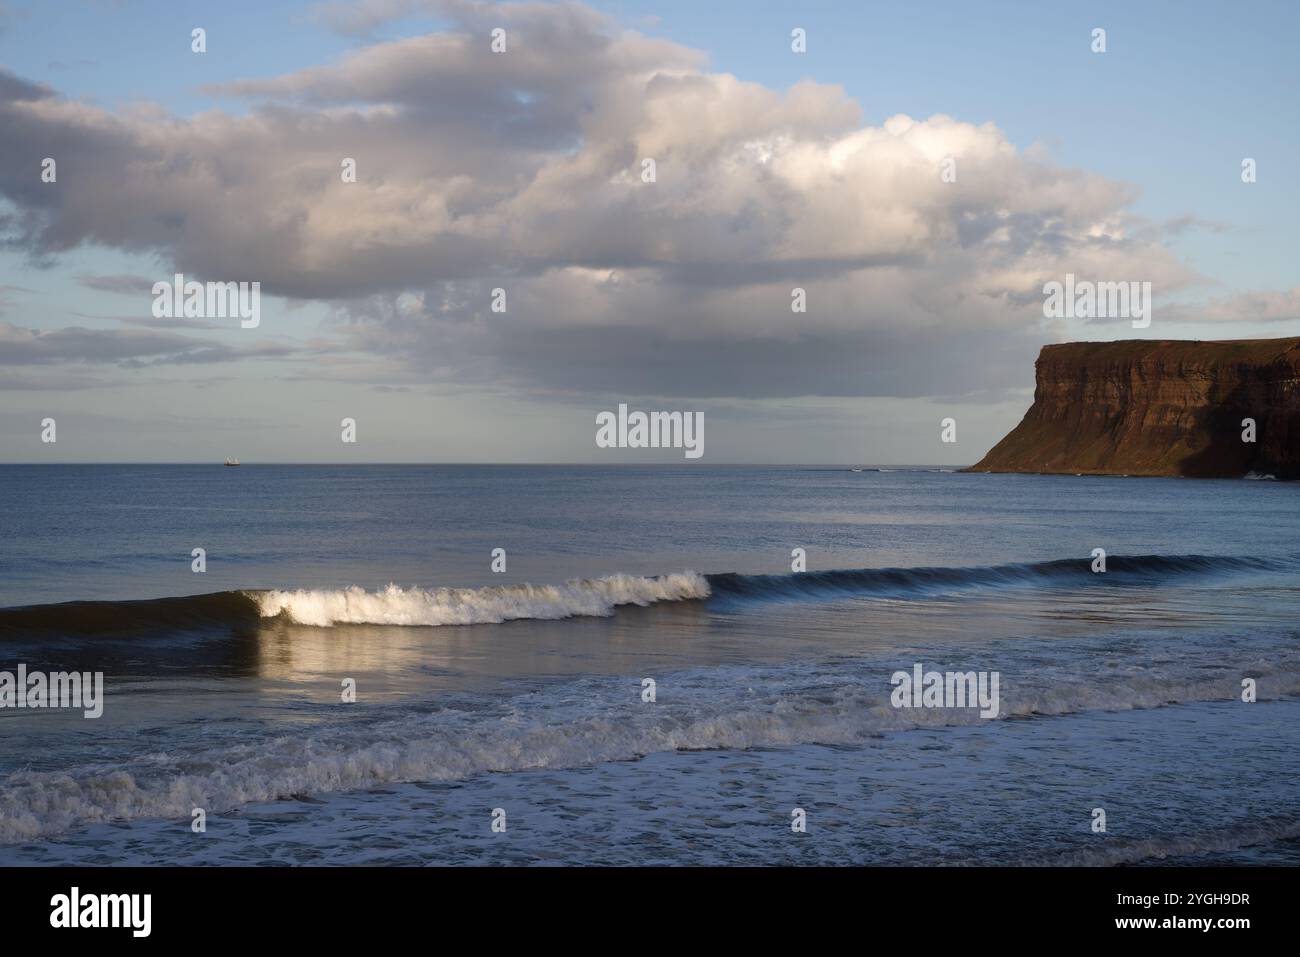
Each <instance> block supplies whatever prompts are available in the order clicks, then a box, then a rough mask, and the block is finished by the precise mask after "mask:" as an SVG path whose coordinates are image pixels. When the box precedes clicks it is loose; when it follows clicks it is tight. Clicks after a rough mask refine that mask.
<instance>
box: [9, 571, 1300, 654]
mask: <svg viewBox="0 0 1300 957" xmlns="http://www.w3.org/2000/svg"><path fill="white" fill-rule="evenodd" d="M1106 566H1107V570H1106V573H1105V574H1094V573H1093V572H1092V568H1091V559H1090V558H1088V557H1081V558H1067V559H1058V560H1055V561H1047V562H1031V563H1020V564H1008V565H986V566H971V567H960V566H958V567H935V568H852V569H836V570H831V571H808V572H800V573H797V574H788V575H742V574H736V573H733V572H727V573H722V574H715V575H702V574H700V573H698V572H694V571H683V572H679V573H676V574H670V575H660V576H654V577H644V576H638V575H625V574H615V575H608V576H606V577H603V578H591V579H581V580H574V581H569V582H566V583H564V584H562V585H527V584H525V585H493V586H487V587H484V588H418V587H411V588H402V587H400V586H398V585H389V586H388V587H387V588H383V589H380V590H377V591H366V590H364V589H362V588H357V587H352V588H344V589H300V590H287V589H271V590H246V591H230V592H215V593H212V594H207V595H191V596H182V597H177V598H155V599H147V600H143V601H79V602H64V603H61V604H53V605H31V606H27V607H20V608H0V638H3V637H13V636H58V637H67V636H74V637H75V636H82V637H85V636H98V635H104V636H112V635H117V634H120V635H127V636H130V637H133V638H134V637H141V636H144V635H148V634H153V633H160V632H175V631H203V630H209V631H211V630H225V631H229V630H230V629H231V628H236V627H255V626H256V624H257V622H258V620H259V619H265V618H276V617H280V618H283V619H284V620H287V621H292V622H296V623H298V624H301V625H316V626H330V625H336V624H373V625H422V626H438V625H479V624H497V623H500V622H506V621H514V620H518V619H526V618H533V619H551V620H553V619H560V618H571V617H575V616H600V617H605V616H608V615H611V614H613V612H614V609H615V608H617V607H619V606H623V605H640V606H645V605H651V604H655V603H657V602H675V601H694V600H703V599H708V598H715V599H717V600H718V602H719V604H735V603H738V602H740V603H744V602H754V601H757V602H765V601H792V600H799V599H826V598H831V599H833V598H836V597H873V596H874V597H881V598H897V599H916V598H925V597H927V596H932V595H938V594H945V593H948V592H952V591H967V590H976V589H997V588H1017V587H1026V586H1034V585H1040V586H1052V585H1064V586H1071V585H1076V586H1084V585H1086V586H1090V587H1105V586H1120V587H1123V586H1126V585H1144V584H1156V583H1159V582H1164V581H1168V580H1172V579H1177V578H1182V577H1187V576H1193V575H1212V574H1231V573H1242V572H1250V571H1281V570H1287V569H1295V568H1296V567H1297V560H1296V558H1294V557H1293V558H1287V559H1266V558H1252V557H1238V556H1228V555H1225V556H1213V555H1133V556H1125V555H1112V556H1109V557H1108V558H1107V560H1106Z"/></svg>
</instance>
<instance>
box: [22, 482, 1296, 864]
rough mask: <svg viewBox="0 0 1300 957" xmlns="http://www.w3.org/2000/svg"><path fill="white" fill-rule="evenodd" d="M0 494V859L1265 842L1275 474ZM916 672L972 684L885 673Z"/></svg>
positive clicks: (1274, 736)
mask: <svg viewBox="0 0 1300 957" xmlns="http://www.w3.org/2000/svg"><path fill="white" fill-rule="evenodd" d="M0 503H2V504H0V865H47V864H71V865H160V864H194V865H222V864H238V865H250V864H253V865H355V864H366V865H372V864H379V865H516V864H517V865H630V866H636V865H807V864H816V865H936V866H980V865H995V864H996V865H1005V864H1011V865H1048V866H1051V865H1096V866H1114V865H1133V866H1147V865H1196V864H1281V863H1285V864H1296V863H1300V785H1298V784H1297V782H1298V781H1300V640H1298V638H1300V614H1298V613H1300V537H1298V536H1297V534H1296V533H1297V528H1298V527H1300V521H1298V519H1297V516H1298V515H1300V485H1297V484H1289V483H1281V482H1272V481H1245V480H1222V481H1220V480H1185V479H1157V478H1124V477H1097V476H1088V477H1074V476H1038V475H990V474H976V473H965V472H961V471H959V470H953V469H936V468H917V467H906V466H900V467H867V466H862V467H857V468H849V467H830V466H825V467H812V466H810V467H761V466H705V465H697V464H686V465H674V466H625V467H593V466H486V465H484V466H473V465H465V466H427V465H391V466H387V465H361V466H324V465H258V464H253V463H250V464H244V465H241V466H239V467H223V466H222V465H221V464H220V463H217V464H215V465H212V466H197V465H85V466H81V465H52V466H44V465H30V466H16V465H15V466H0ZM1099 550H1100V551H1099ZM20 669H21V670H22V673H23V674H24V675H26V676H28V677H27V679H26V680H30V676H31V675H32V674H34V673H39V674H44V675H53V674H56V673H60V672H63V673H72V672H76V673H79V674H84V675H86V676H87V681H88V685H87V686H88V687H89V686H90V678H89V676H91V675H93V674H95V673H99V674H102V682H103V684H102V695H101V701H100V705H101V706H102V707H101V713H100V714H99V715H98V716H92V717H87V716H86V715H87V711H86V710H85V709H82V708H77V707H48V706H47V707H27V706H24V707H18V706H17V704H18V701H19V698H20V696H21V694H22V692H23V689H21V688H19V686H18V685H16V684H12V683H11V684H10V686H9V688H10V692H11V693H10V694H9V695H8V697H7V698H6V697H5V696H4V684H3V682H4V679H5V674H8V675H10V676H11V678H10V680H11V682H16V680H17V676H18V674H19V673H20ZM931 672H937V673H939V674H940V675H943V676H946V675H948V673H952V674H954V675H957V676H961V675H966V674H969V673H974V675H978V676H980V677H981V678H983V679H987V680H988V681H989V682H992V681H994V680H996V688H997V702H996V708H994V709H987V708H986V709H981V708H979V707H976V706H973V704H974V703H973V702H972V701H969V700H967V701H965V702H962V701H960V700H956V699H953V698H952V696H951V695H948V696H943V695H938V696H937V697H936V698H935V699H934V700H932V701H924V700H922V699H921V698H919V697H918V698H915V699H914V698H913V697H912V696H910V695H900V689H901V688H902V687H903V683H902V681H901V679H900V675H907V676H911V675H913V674H917V673H920V674H929V673H931ZM945 680H946V678H945ZM940 690H944V689H940ZM32 700H33V699H32V698H31V697H30V696H28V697H27V698H24V699H23V703H24V705H26V704H28V703H30V702H31V701H32ZM36 703H38V704H39V703H40V701H39V700H38V701H37V702H36ZM45 703H46V704H47V705H49V704H59V702H58V701H48V700H47V701H46V702H45ZM990 711H992V712H993V713H989V712H990Z"/></svg>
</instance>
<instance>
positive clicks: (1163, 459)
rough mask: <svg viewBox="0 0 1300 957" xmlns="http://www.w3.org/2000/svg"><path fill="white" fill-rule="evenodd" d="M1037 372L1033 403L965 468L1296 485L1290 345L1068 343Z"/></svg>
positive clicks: (1298, 363)
mask: <svg viewBox="0 0 1300 957" xmlns="http://www.w3.org/2000/svg"><path fill="white" fill-rule="evenodd" d="M1036 370H1037V387H1036V388H1035V390H1034V404H1033V405H1032V406H1030V409H1029V411H1028V412H1026V413H1025V417H1024V419H1023V420H1022V421H1021V423H1020V424H1019V425H1018V426H1016V427H1015V429H1013V430H1012V431H1011V432H1010V433H1009V434H1008V435H1007V436H1006V437H1005V438H1004V439H1003V440H1002V441H1001V442H999V443H998V444H997V445H995V446H994V447H993V448H992V449H991V450H990V451H989V453H988V455H986V456H984V458H983V459H981V460H980V461H979V462H978V463H977V464H975V465H973V466H971V467H970V469H969V471H973V472H1058V473H1070V474H1074V473H1084V474H1094V475H1110V474H1125V475H1185V476H1198V477H1213V476H1222V477H1233V478H1238V477H1240V476H1243V475H1246V474H1247V473H1250V472H1254V473H1257V474H1270V475H1273V476H1276V477H1277V478H1279V479H1282V478H1290V479H1294V478H1300V338H1292V339H1238V340H1232V341H1225V342H1194V341H1189V342H1180V341H1169V340H1164V341H1161V340H1154V339H1140V340H1135V339H1130V340H1126V341H1121V342H1068V343H1064V344H1061V345H1052V346H1044V347H1043V350H1042V352H1041V353H1039V356H1038V362H1037V364H1036ZM1246 418H1251V419H1254V420H1255V441H1254V442H1246V441H1243V439H1242V433H1243V431H1244V427H1243V425H1242V419H1246Z"/></svg>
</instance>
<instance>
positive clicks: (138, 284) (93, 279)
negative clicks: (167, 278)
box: [77, 275, 157, 299]
mask: <svg viewBox="0 0 1300 957" xmlns="http://www.w3.org/2000/svg"><path fill="white" fill-rule="evenodd" d="M156 281H157V280H155V279H151V278H149V277H148V276H123V275H117V276H87V275H81V276H78V277H77V282H78V283H80V284H81V285H82V286H85V287H86V288H87V289H93V290H95V291H96V292H111V293H120V294H121V295H124V296H139V297H140V298H141V299H144V298H145V297H149V296H151V292H150V291H151V290H152V288H153V284H154V283H155V282H156Z"/></svg>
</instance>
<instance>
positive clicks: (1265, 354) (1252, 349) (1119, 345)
mask: <svg viewBox="0 0 1300 957" xmlns="http://www.w3.org/2000/svg"><path fill="white" fill-rule="evenodd" d="M1297 350H1300V336H1292V337H1289V338H1283V339H1214V340H1201V339H1117V340H1114V341H1111V342H1059V343H1055V344H1053V345H1047V346H1043V350H1042V352H1040V353H1039V356H1038V358H1039V361H1042V360H1043V359H1049V358H1050V359H1053V360H1058V359H1064V360H1067V361H1076V360H1079V359H1083V360H1087V359H1093V358H1101V359H1106V360H1129V361H1139V360H1142V359H1148V358H1158V359H1161V360H1162V361H1168V360H1175V361H1178V360H1204V359H1215V360H1222V361H1226V362H1248V363H1259V364H1268V363H1270V362H1275V361H1276V360H1278V359H1281V358H1284V357H1287V356H1289V355H1291V354H1292V353H1297V354H1296V355H1294V356H1291V357H1292V358H1300V353H1298V352H1297Z"/></svg>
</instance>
